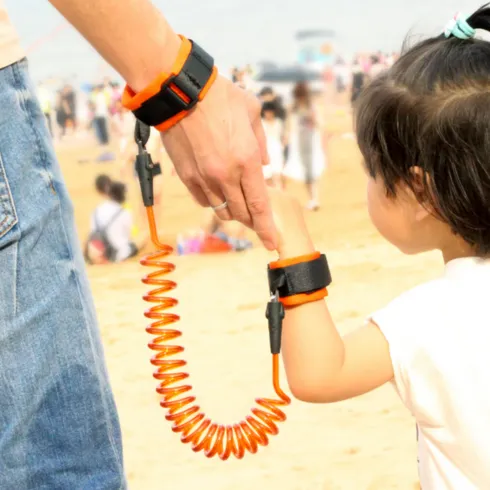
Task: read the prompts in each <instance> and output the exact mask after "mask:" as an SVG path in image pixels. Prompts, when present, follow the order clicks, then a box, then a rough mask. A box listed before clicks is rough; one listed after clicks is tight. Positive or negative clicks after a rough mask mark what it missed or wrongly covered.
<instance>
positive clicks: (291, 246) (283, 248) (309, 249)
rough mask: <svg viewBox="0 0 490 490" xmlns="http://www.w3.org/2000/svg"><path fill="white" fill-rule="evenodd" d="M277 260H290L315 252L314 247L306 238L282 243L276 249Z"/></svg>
mask: <svg viewBox="0 0 490 490" xmlns="http://www.w3.org/2000/svg"><path fill="white" fill-rule="evenodd" d="M277 252H278V254H279V259H280V260H284V259H290V258H293V257H299V256H301V255H308V254H311V253H313V252H315V246H314V245H313V242H312V241H311V239H310V238H309V237H308V238H306V237H302V238H295V239H291V240H287V241H284V242H282V243H281V244H280V245H279V247H278V248H277Z"/></svg>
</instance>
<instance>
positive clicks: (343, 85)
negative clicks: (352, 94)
mask: <svg viewBox="0 0 490 490" xmlns="http://www.w3.org/2000/svg"><path fill="white" fill-rule="evenodd" d="M333 74H334V77H335V90H336V92H337V93H338V94H343V93H344V92H345V91H346V90H347V87H348V86H349V74H350V73H349V67H348V66H347V63H346V62H345V60H344V59H343V58H342V57H341V56H339V57H338V58H337V61H336V63H335V65H334V67H333Z"/></svg>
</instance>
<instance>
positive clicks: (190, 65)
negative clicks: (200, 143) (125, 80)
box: [133, 40, 214, 126]
mask: <svg viewBox="0 0 490 490" xmlns="http://www.w3.org/2000/svg"><path fill="white" fill-rule="evenodd" d="M189 41H190V42H191V44H192V48H191V51H190V54H189V56H188V58H187V60H186V62H185V63H184V66H183V67H182V69H181V71H180V72H179V73H178V74H177V75H175V76H171V77H169V78H168V79H167V80H166V81H165V83H164V84H163V85H162V87H161V90H160V92H159V93H157V94H155V95H154V96H153V97H151V98H149V99H148V100H147V101H146V102H144V103H143V104H142V105H141V107H139V108H138V109H136V110H134V111H133V113H134V115H135V116H136V118H137V119H139V120H140V121H142V122H143V123H145V124H146V125H148V126H159V125H160V124H162V123H164V122H165V121H168V120H171V119H173V118H174V117H175V116H177V115H178V114H180V113H182V112H189V111H190V110H191V109H192V108H193V107H194V106H195V105H196V104H197V102H199V95H200V93H201V92H202V90H203V89H204V87H205V86H206V84H207V83H208V82H209V80H210V78H211V76H212V74H213V69H214V59H213V57H212V56H211V55H209V54H208V53H207V52H206V51H204V49H202V48H201V47H200V46H199V45H198V44H197V43H195V42H194V41H191V40H189ZM175 87H176V88H177V89H178V90H175ZM179 92H180V94H179ZM182 95H184V97H182Z"/></svg>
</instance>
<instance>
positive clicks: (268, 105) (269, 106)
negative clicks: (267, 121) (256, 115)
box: [261, 102, 277, 117]
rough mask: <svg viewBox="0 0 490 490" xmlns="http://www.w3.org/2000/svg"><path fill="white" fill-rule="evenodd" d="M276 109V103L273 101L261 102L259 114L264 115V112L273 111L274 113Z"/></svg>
mask: <svg viewBox="0 0 490 490" xmlns="http://www.w3.org/2000/svg"><path fill="white" fill-rule="evenodd" d="M276 111H277V104H276V103H275V102H264V103H263V104H262V111H261V116H262V117H264V116H265V113H266V112H273V113H274V115H275V114H276Z"/></svg>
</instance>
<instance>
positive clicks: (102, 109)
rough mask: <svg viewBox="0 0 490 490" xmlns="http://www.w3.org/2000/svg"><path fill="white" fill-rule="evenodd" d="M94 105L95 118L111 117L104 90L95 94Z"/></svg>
mask: <svg viewBox="0 0 490 490" xmlns="http://www.w3.org/2000/svg"><path fill="white" fill-rule="evenodd" d="M94 104H95V117H108V116H109V107H108V105H107V97H106V95H105V93H104V92H103V91H102V90H101V91H100V92H97V93H96V94H95V97H94Z"/></svg>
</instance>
